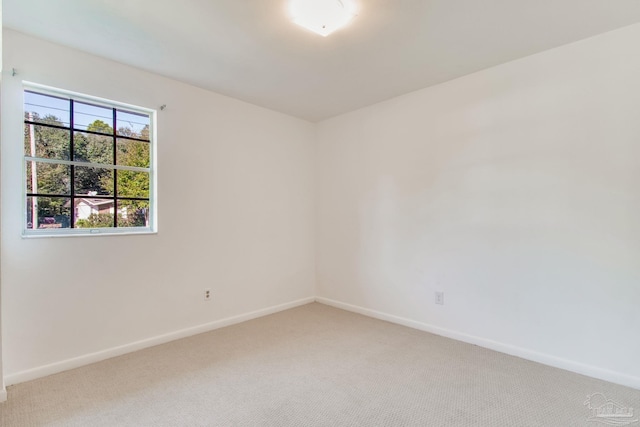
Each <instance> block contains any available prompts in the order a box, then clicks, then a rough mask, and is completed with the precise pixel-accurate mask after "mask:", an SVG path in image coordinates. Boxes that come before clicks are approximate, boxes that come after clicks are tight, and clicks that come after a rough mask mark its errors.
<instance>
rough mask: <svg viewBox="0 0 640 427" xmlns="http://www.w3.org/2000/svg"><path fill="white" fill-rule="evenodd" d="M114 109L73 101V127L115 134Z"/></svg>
mask: <svg viewBox="0 0 640 427" xmlns="http://www.w3.org/2000/svg"><path fill="white" fill-rule="evenodd" d="M112 125H113V110H112V109H111V108H106V107H100V106H97V105H92V104H86V103H84V102H77V101H75V102H74V103H73V128H74V129H80V130H88V131H91V132H99V133H104V134H108V135H113V127H112Z"/></svg>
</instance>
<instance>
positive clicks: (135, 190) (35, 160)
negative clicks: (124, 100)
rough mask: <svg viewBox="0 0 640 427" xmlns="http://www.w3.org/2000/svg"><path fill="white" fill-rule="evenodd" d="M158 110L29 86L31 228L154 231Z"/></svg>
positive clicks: (42, 231)
mask: <svg viewBox="0 0 640 427" xmlns="http://www.w3.org/2000/svg"><path fill="white" fill-rule="evenodd" d="M153 118H154V112H153V111H152V110H147V109H143V108H138V107H132V106H128V105H126V106H125V105H123V104H120V103H116V102H111V101H105V100H97V99H94V98H90V97H86V96H83V95H77V94H71V93H66V92H57V91H51V90H49V89H43V88H41V87H38V86H36V87H30V86H26V87H25V90H24V154H25V157H24V161H25V168H24V170H25V192H24V194H25V202H26V203H25V204H26V209H25V224H24V234H25V235H52V234H54V235H55V234H63V235H67V234H96V232H98V233H99V232H100V231H103V232H106V233H117V232H151V231H154V229H155V227H154V224H153V219H154V212H153V211H152V210H153V209H154V204H153V200H152V195H153V184H154V183H153V178H154V174H153V170H152V163H153V162H152V159H153Z"/></svg>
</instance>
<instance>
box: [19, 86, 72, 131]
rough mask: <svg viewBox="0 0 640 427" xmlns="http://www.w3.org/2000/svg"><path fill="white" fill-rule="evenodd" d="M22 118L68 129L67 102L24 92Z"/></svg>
mask: <svg viewBox="0 0 640 427" xmlns="http://www.w3.org/2000/svg"><path fill="white" fill-rule="evenodd" d="M24 118H25V120H30V121H33V122H39V123H49V124H54V125H59V126H66V127H69V100H68V99H64V98H59V97H56V96H51V95H43V94H41V93H34V92H30V91H25V92H24Z"/></svg>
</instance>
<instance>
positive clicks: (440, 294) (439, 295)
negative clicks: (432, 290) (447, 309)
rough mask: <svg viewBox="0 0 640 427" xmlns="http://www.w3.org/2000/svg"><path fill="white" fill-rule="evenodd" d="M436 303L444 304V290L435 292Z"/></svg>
mask: <svg viewBox="0 0 640 427" xmlns="http://www.w3.org/2000/svg"><path fill="white" fill-rule="evenodd" d="M436 304H439V305H444V292H436Z"/></svg>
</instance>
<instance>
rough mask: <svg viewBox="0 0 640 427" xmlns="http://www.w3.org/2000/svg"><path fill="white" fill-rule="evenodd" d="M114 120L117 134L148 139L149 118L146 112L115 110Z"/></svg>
mask: <svg viewBox="0 0 640 427" xmlns="http://www.w3.org/2000/svg"><path fill="white" fill-rule="evenodd" d="M116 122H117V125H116V129H117V134H118V135H122V136H129V137H132V138H140V139H146V140H147V141H148V140H149V125H150V123H151V120H150V118H149V115H148V114H141V113H133V112H131V111H124V110H117V111H116Z"/></svg>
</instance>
